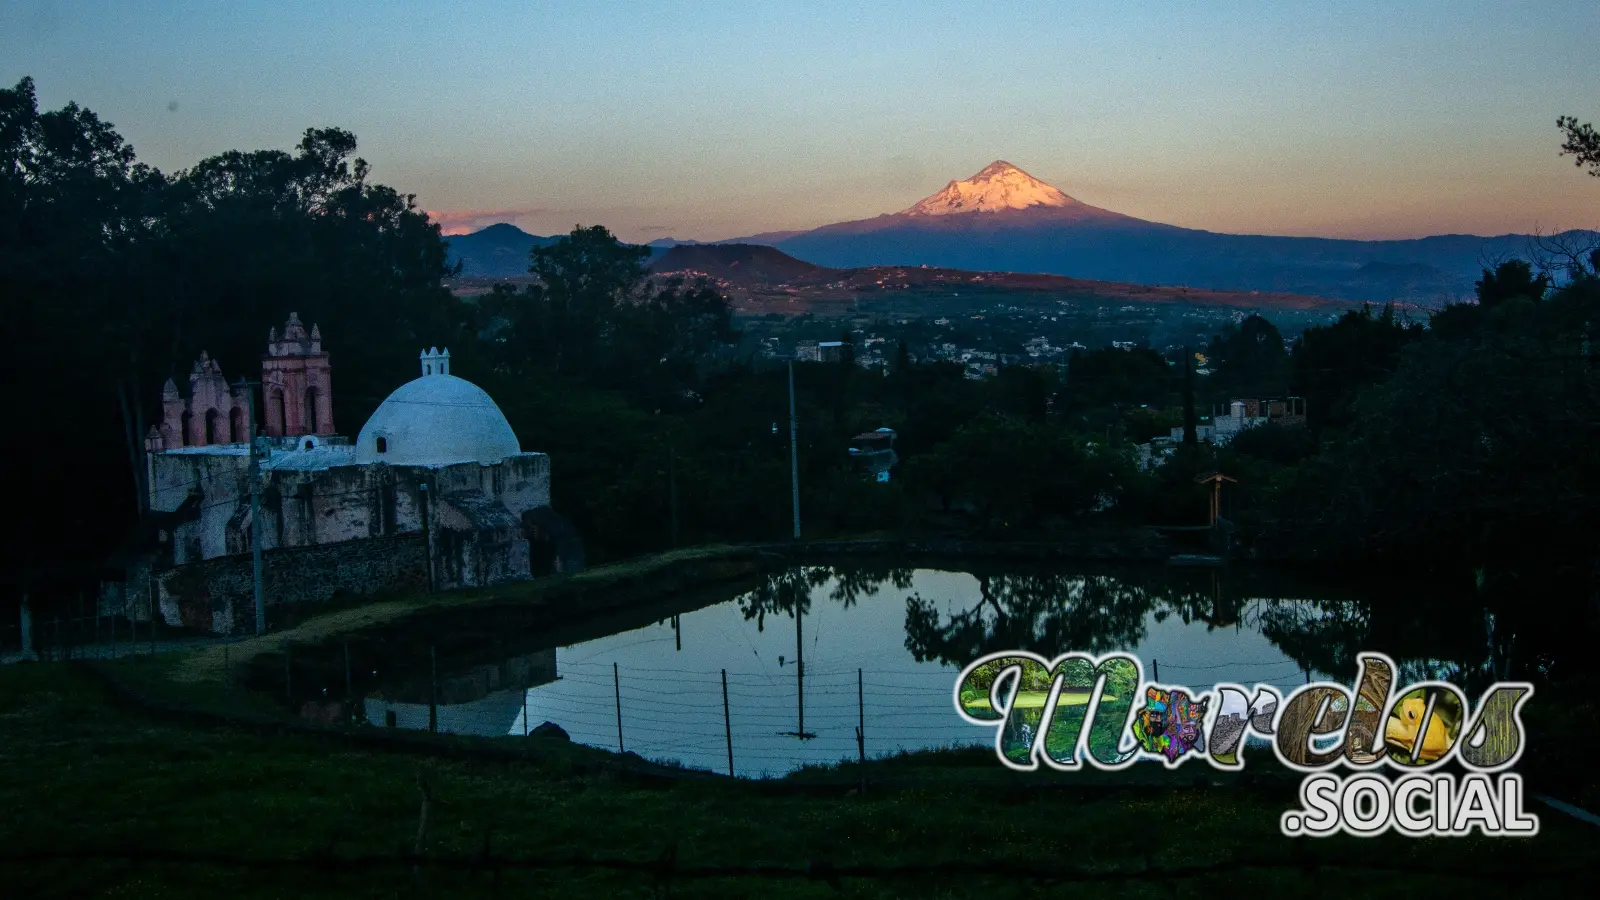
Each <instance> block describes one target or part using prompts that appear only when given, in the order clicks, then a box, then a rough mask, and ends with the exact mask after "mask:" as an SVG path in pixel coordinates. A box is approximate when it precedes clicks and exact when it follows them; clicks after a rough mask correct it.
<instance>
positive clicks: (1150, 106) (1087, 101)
mask: <svg viewBox="0 0 1600 900" xmlns="http://www.w3.org/2000/svg"><path fill="white" fill-rule="evenodd" d="M1441 6H1442V5H1441V4H1436V3H1421V2H1401V3H1394V2H1390V3H1378V2H1375V0H1352V2H1350V3H1346V4H1340V5H1338V6H1337V7H1331V8H1326V9H1294V10H1290V9H1286V8H1285V5H1283V4H1271V3H1266V2H1243V0H1234V2H1223V3H1217V4H1207V5H1206V7H1205V9H1204V10H1203V11H1200V10H1196V9H1194V8H1192V7H1191V6H1187V5H1182V4H1177V3H1154V4H1144V5H1140V6H1138V7H1136V8H1134V7H1127V6H1126V5H1124V4H1116V3H1111V2H1061V3H1028V4H1022V3H1012V4H1003V5H1002V4H998V3H987V4H982V5H979V4H959V3H950V2H940V3H910V2H884V3H879V4H874V5H872V6H871V7H870V8H862V7H861V6H859V5H850V4H844V3H800V2H791V3H762V4H754V5H748V4H747V5H737V4H726V3H712V2H703V3H701V2H695V3H689V2H677V3H667V2H663V3H659V4H656V5H654V6H650V7H642V6H635V5H632V4H621V3H599V2H594V3H579V2H571V3H554V2H549V3H534V2H521V3H511V2H503V0H502V2H472V3H461V4H454V5H450V6H448V7H445V6H439V5H435V4H425V3H421V2H414V0H406V2H391V3H388V4H385V5H383V7H382V8H381V9H377V10H374V9H370V8H368V9H362V10H359V11H358V10H355V9H353V8H352V9H349V10H346V9H344V8H329V7H325V6H323V5H320V4H311V3H307V2H302V0H294V2H280V3H272V4H267V3H262V2H255V0H251V2H238V3H232V4H228V5H225V6H217V5H215V4H201V3H195V2H171V3H159V4H158V3H152V2H148V0H126V2H120V3H107V2H103V0H84V2H79V3H70V4H69V3H63V2H52V0H28V2H21V3H14V4H10V5H7V6H6V7H5V9H4V10H0V60H3V62H0V78H4V79H5V84H6V86H8V87H9V86H11V85H13V84H15V83H16V82H17V80H19V79H20V78H21V77H23V76H25V75H31V76H33V77H34V78H35V80H36V82H37V87H38V91H39V99H40V105H41V107H42V108H46V109H56V108H59V107H61V106H63V105H65V104H66V103H67V102H70V101H76V102H78V103H79V104H81V105H83V106H85V107H87V108H89V109H92V110H94V111H95V112H96V113H97V114H99V115H100V116H101V117H102V118H103V119H105V120H107V121H110V122H112V123H114V124H115V125H116V126H117V130H118V131H119V132H120V133H121V134H122V135H123V136H124V137H125V138H127V139H128V140H129V142H130V143H132V144H133V145H134V147H135V148H136V150H137V151H138V152H139V157H140V159H141V160H143V161H145V162H147V163H150V164H151V165H154V166H156V167H158V168H160V169H162V170H164V171H173V170H177V169H181V168H185V167H188V166H191V165H193V164H194V163H196V162H198V161H199V160H201V159H203V158H205V157H208V156H212V155H215V154H218V153H221V152H224V151H227V150H232V149H238V150H255V149H263V148H272V147H276V148H289V147H292V146H293V144H294V143H295V142H296V141H297V140H298V139H299V136H300V133H301V132H302V131H303V130H304V129H305V128H307V127H312V126H323V125H337V126H339V127H343V128H347V129H349V130H350V131H352V132H354V133H355V134H356V136H357V137H358V139H359V140H360V151H359V152H360V155H361V156H362V157H364V158H365V159H367V160H368V161H369V162H370V163H371V164H372V166H373V178H374V179H376V180H377V181H381V182H383V183H385V184H389V185H392V186H394V187H395V188H397V189H399V190H401V191H402V192H405V193H414V194H416V195H417V200H418V204H419V205H420V206H421V207H423V208H424V209H428V210H431V211H435V218H436V220H437V221H439V222H440V224H441V225H442V226H444V227H445V230H446V231H448V232H453V233H459V232H462V231H470V230H475V229H477V228H481V227H483V226H486V225H488V224H491V223H493V222H501V221H504V222H510V223H512V224H516V225H518V226H519V227H522V228H523V229H525V230H527V231H530V232H533V233H536V234H553V233H565V232H567V231H569V230H570V229H571V228H572V227H573V226H574V225H576V224H583V225H591V224H602V225H606V226H607V227H608V228H610V229H611V230H612V231H613V232H614V233H616V234H617V235H618V236H619V237H621V238H623V239H625V240H638V241H647V240H652V239H656V238H662V237H676V238H686V239H698V240H719V239H725V238H730V237H737V236H745V235H751V234H756V233H759V232H765V231H777V230H789V229H803V228H811V227H815V226H818V225H823V224H827V223H830V222H838V221H845V220H851V219H861V218H870V217H872V216H876V215H879V214H881V213H887V212H895V211H897V210H901V209H904V208H906V207H908V206H910V205H911V204H913V203H915V202H916V201H918V200H920V199H922V198H923V197H926V196H927V195H929V194H932V193H934V192H935V191H937V190H939V189H940V188H942V187H943V186H944V185H945V183H946V182H948V181H950V180H952V179H955V180H959V179H964V178H967V177H969V176H970V175H972V174H973V173H975V172H977V171H978V170H979V169H981V168H982V167H984V166H985V165H987V164H988V163H990V162H991V161H993V160H995V159H1006V160H1010V161H1011V162H1013V163H1015V164H1016V165H1018V166H1020V167H1021V168H1023V169H1024V170H1026V171H1028V172H1029V173H1030V174H1032V175H1034V176H1036V177H1038V178H1040V179H1042V180H1043V181H1045V182H1048V183H1050V184H1052V185H1054V186H1055V187H1057V188H1059V189H1061V190H1062V191H1064V192H1066V193H1067V194H1068V195H1070V196H1072V197H1074V198H1076V199H1078V200H1081V201H1083V202H1085V203H1090V204H1093V205H1095V206H1100V207H1104V208H1107V209H1112V210H1115V211H1117V212H1121V213H1126V214H1128V215H1132V216H1137V217H1139V218H1144V219H1149V220H1153V221H1158V222H1167V223H1171V224H1175V225H1183V226H1186V227H1191V228H1203V229H1208V230H1212V231H1222V232H1234V233H1258V234H1285V235H1319V236H1328V237H1348V238H1397V237H1418V236H1423V235H1428V234H1441V233H1474V234H1501V233H1507V232H1521V233H1527V232H1532V231H1535V230H1543V231H1552V230H1559V229H1565V228H1586V227H1587V228H1593V227H1600V179H1591V178H1589V177H1587V176H1586V175H1585V174H1584V172H1583V171H1581V170H1579V169H1577V168H1576V167H1574V165H1573V162H1572V160H1571V158H1570V157H1563V156H1561V155H1560V152H1559V147H1560V143H1561V141H1560V135H1559V132H1558V130H1557V129H1556V127H1555V120H1556V117H1557V116H1559V115H1564V114H1566V115H1575V116H1577V117H1578V118H1579V119H1580V120H1582V121H1600V105H1597V99H1596V98H1600V66H1596V65H1594V61H1593V48H1594V47H1595V46H1596V45H1597V44H1600V13H1597V12H1596V11H1595V9H1594V7H1593V3H1592V0H1549V2H1531V3H1522V4H1499V3H1489V2H1473V3H1461V4H1452V5H1451V6H1452V7H1453V8H1451V9H1449V10H1448V11H1446V12H1441V11H1440V9H1441Z"/></svg>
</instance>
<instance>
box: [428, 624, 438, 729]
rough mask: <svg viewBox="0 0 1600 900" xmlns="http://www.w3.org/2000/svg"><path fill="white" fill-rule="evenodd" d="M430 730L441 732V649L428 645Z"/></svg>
mask: <svg viewBox="0 0 1600 900" xmlns="http://www.w3.org/2000/svg"><path fill="white" fill-rule="evenodd" d="M428 731H430V732H432V733H434V734H438V733H439V650H438V648H437V647H435V646H433V645H432V644H429V645H428Z"/></svg>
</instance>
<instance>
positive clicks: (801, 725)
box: [794, 595, 806, 741]
mask: <svg viewBox="0 0 1600 900" xmlns="http://www.w3.org/2000/svg"><path fill="white" fill-rule="evenodd" d="M802 618H804V616H803V615H802V614H801V609H800V597H799V595H796V596H795V598H794V652H795V673H794V683H795V701H796V702H795V709H796V711H797V712H798V713H799V720H800V721H799V722H798V723H797V724H796V726H795V734H796V735H797V736H798V737H799V738H800V739H801V740H802V741H803V740H805V738H806V645H805V641H803V640H801V638H800V620H801V619H802Z"/></svg>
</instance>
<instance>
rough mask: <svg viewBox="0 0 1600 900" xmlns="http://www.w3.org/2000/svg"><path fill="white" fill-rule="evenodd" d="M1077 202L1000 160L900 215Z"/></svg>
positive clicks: (953, 183) (937, 213)
mask: <svg viewBox="0 0 1600 900" xmlns="http://www.w3.org/2000/svg"><path fill="white" fill-rule="evenodd" d="M1076 205H1078V201H1076V200H1074V199H1072V198H1071V197H1068V196H1067V195H1066V194H1063V193H1061V192H1060V191H1058V190H1056V189H1055V188H1053V187H1051V186H1050V185H1048V184H1045V183H1044V182H1042V181H1040V180H1039V179H1037V178H1035V177H1033V176H1032V175H1029V174H1028V173H1027V172H1024V171H1022V170H1021V169H1019V168H1017V167H1016V166H1013V165H1012V164H1011V163H1008V162H1006V161H1005V160H1003V159H997V160H995V161H994V162H992V163H990V164H988V165H987V166H984V167H983V171H981V172H979V173H978V174H976V175H974V176H972V177H971V178H968V179H967V180H965V181H952V182H950V183H949V184H947V185H945V186H944V189H943V190H941V191H939V192H938V193H936V194H934V195H932V196H930V197H927V198H925V199H923V200H921V201H920V202H918V203H917V204H916V205H915V206H912V207H911V208H910V209H906V210H903V211H902V212H901V213H900V215H902V216H948V215H954V214H957V213H975V212H999V211H1001V210H1007V209H1029V208H1032V207H1039V206H1043V207H1063V206H1076Z"/></svg>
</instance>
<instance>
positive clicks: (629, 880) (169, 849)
mask: <svg viewBox="0 0 1600 900" xmlns="http://www.w3.org/2000/svg"><path fill="white" fill-rule="evenodd" d="M508 740H513V741H520V740H522V739H508ZM540 744H541V745H543V746H545V747H548V751H544V750H541V751H540V752H538V753H536V754H535V755H534V756H533V757H532V758H530V759H528V760H526V761H519V762H504V761H502V762H488V761H472V760H461V759H453V760H444V759H439V758H436V757H430V756H427V755H423V754H418V753H417V752H415V751H414V750H412V751H407V752H397V751H385V750H373V749H366V750H357V749H353V748H352V747H351V746H350V745H349V744H348V743H346V742H343V741H341V740H340V739H338V738H333V737H315V736H306V735H292V734H281V735H276V736H273V735H270V734H263V733H261V732H258V731H245V730H236V729H232V728H224V727H210V728H207V727H194V726H181V725H176V724H167V723H163V722H158V721H156V720H154V719H152V718H150V717H149V716H148V715H147V714H145V713H143V712H139V711H134V710H131V709H127V708H125V707H124V705H123V704H121V703H119V702H118V701H116V700H114V699H113V695H112V694H111V693H110V692H109V691H108V689H107V688H106V687H105V686H104V684H103V683H102V682H101V681H100V680H99V679H98V677H97V676H95V675H93V674H91V673H90V672H88V671H85V670H83V669H81V668H74V667H70V666H69V664H23V665H10V666H5V667H3V668H0V809H3V813H0V816H3V818H0V886H3V887H0V896H5V897H36V896H45V897H186V896H222V895H226V896H228V897H231V898H242V897H296V898H300V897H323V896H327V897H347V896H348V897H411V896H506V897H513V896H514V897H650V896H669V895H670V896H680V897H747V896H758V895H759V896H770V897H934V898H938V897H968V896H1000V897H1004V896H1039V895H1041V894H1042V895H1050V896H1066V895H1071V896H1074V897H1123V898H1131V897H1171V896H1174V895H1175V894H1177V893H1181V894H1182V895H1184V896H1200V897H1204V896H1210V895H1224V894H1225V895H1228V896H1239V895H1240V892H1241V891H1258V890H1260V889H1262V888H1276V889H1280V890H1283V891H1285V892H1286V893H1284V894H1283V896H1297V897H1298V896H1312V897H1314V896H1328V897H1332V896H1335V891H1337V892H1338V894H1346V893H1351V892H1355V891H1359V893H1360V896H1362V897H1364V898H1365V897H1406V898H1414V897H1416V896H1418V895H1419V894H1418V892H1419V890H1421V889H1430V891H1431V890H1443V891H1445V892H1447V893H1449V894H1452V895H1454V894H1465V893H1470V892H1471V891H1472V890H1473V889H1474V887H1478V888H1481V889H1485V890H1489V891H1492V892H1493V893H1494V895H1496V896H1501V897H1519V896H1546V895H1549V894H1550V893H1551V892H1552V891H1554V892H1555V893H1556V895H1558V896H1561V895H1566V894H1567V893H1569V891H1567V890H1565V889H1566V888H1567V885H1568V884H1572V885H1574V886H1575V887H1574V889H1575V888H1576V886H1577V885H1581V884H1582V883H1583V882H1581V881H1580V880H1579V873H1580V872H1582V871H1585V870H1588V871H1593V869H1594V867H1595V866H1596V864H1597V862H1600V850H1597V848H1596V843H1595V839H1596V838H1597V837H1600V830H1597V829H1595V828H1594V827H1593V826H1590V825H1587V824H1584V823H1582V822H1578V821H1576V820H1573V819H1569V818H1567V817H1565V816H1562V815H1560V814H1559V813H1556V812H1554V811H1552V810H1549V809H1547V808H1542V807H1535V809H1536V811H1537V813H1538V814H1539V815H1540V817H1541V819H1542V821H1543V831H1542V833H1541V834H1540V835H1539V836H1538V837H1537V838H1533V839H1529V840H1506V839H1498V840H1494V839H1483V838H1477V837H1474V838H1454V839H1428V840H1413V839H1403V838H1397V837H1392V836H1386V837H1383V838H1378V839H1369V840H1361V839H1354V838H1344V837H1340V838H1330V839H1323V840H1317V841H1313V840H1310V839H1299V840H1294V841H1291V840H1288V839H1286V838H1283V837H1281V836H1280V835H1279V834H1278V832H1277V827H1278V826H1277V822H1278V817H1279V814H1280V813H1281V812H1283V811H1284V810H1286V809H1288V808H1289V806H1290V804H1291V803H1292V802H1293V800H1294V797H1293V791H1294V786H1293V784H1292V783H1291V782H1290V781H1288V780H1285V779H1278V778H1274V777H1272V774H1271V773H1270V772H1266V773H1265V774H1264V775H1250V774H1249V773H1248V772H1247V773H1246V775H1245V776H1232V777H1230V778H1228V779H1226V780H1223V779H1222V777H1221V776H1219V775H1218V773H1215V772H1212V771H1211V770H1209V769H1207V768H1204V767H1202V766H1195V767H1192V768H1193V771H1190V769H1191V767H1188V766H1186V767H1184V768H1183V769H1180V770H1178V771H1176V772H1171V773H1164V774H1163V773H1156V774H1157V775H1158V776H1160V777H1156V778H1142V779H1138V780H1136V781H1135V783H1120V784H1119V783H1115V782H1113V776H1112V775H1100V776H1098V777H1096V776H1094V775H1093V773H1090V774H1089V775H1087V776H1086V777H1079V776H1076V775H1071V776H1069V775H1054V774H1051V775H1048V776H1044V777H1030V776H1016V775H1013V774H1011V773H1007V772H1004V771H1003V770H1001V769H1000V767H999V766H998V764H997V763H995V762H994V760H993V758H992V756H988V755H986V754H970V753H953V754H926V755H922V756H913V757H906V758H902V759H897V760H888V761H883V762H880V763H876V764H873V765H872V766H871V767H869V781H868V789H867V791H866V793H865V794H858V793H855V792H853V791H847V790H846V789H843V788H828V789H821V790H807V789H804V788H803V785H804V784H805V783H806V782H807V781H808V780H809V781H811V782H819V781H831V782H835V783H838V782H841V781H849V780H851V778H850V776H851V775H852V774H853V773H854V772H855V771H856V770H855V768H854V767H845V768H844V769H842V770H840V771H835V772H831V773H829V772H822V773H818V772H812V773H805V774H804V775H802V776H799V777H797V778H794V779H789V780H786V781H785V782H776V783H774V782H768V783H733V782H730V781H727V780H724V779H716V780H708V779H691V780H664V781H663V780H641V779H638V778H635V777H632V776H629V775H626V774H619V773H618V772H616V771H610V770H607V769H605V768H604V764H605V761H606V758H609V757H610V754H605V753H602V752H600V751H593V750H589V749H587V748H581V747H571V746H568V745H565V744H561V743H559V742H548V741H541V742H540ZM526 746H528V745H526V744H525V743H523V744H519V747H526ZM1123 781H1124V782H1126V781H1129V779H1123ZM419 784H425V785H427V788H428V790H429V792H430V793H431V796H432V800H431V802H430V803H429V804H428V814H427V822H426V830H425V834H424V836H423V838H422V840H421V842H420V846H421V851H422V854H423V855H424V856H425V857H426V858H427V859H426V860H425V861H424V863H423V864H422V865H421V866H418V867H415V868H414V867H413V865H412V864H411V862H409V861H407V860H406V859H405V858H404V855H405V854H406V853H409V852H414V851H415V850H416V849H417V847H418V845H419V842H418V829H419V814H420V813H421V810H422V806H423V802H422V797H423V790H422V788H421V787H420V786H419ZM663 857H665V859H664V858H663ZM496 861H500V862H502V863H503V865H498V866H497V865H496ZM594 861H598V862H594ZM546 863H559V865H545V864H546ZM573 863H576V864H573ZM657 864H659V865H660V870H659V872H658V871H652V869H651V867H652V866H656V865H657ZM669 867H670V872H671V874H670V875H667V874H660V873H662V872H667V871H669ZM830 867H831V868H833V869H835V870H837V871H838V873H840V874H839V876H838V877H837V878H834V877H832V876H830V874H829V868H830ZM853 867H860V868H859V869H853ZM940 867H944V868H942V869H941V868H940ZM1045 876H1053V878H1050V877H1045Z"/></svg>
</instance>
